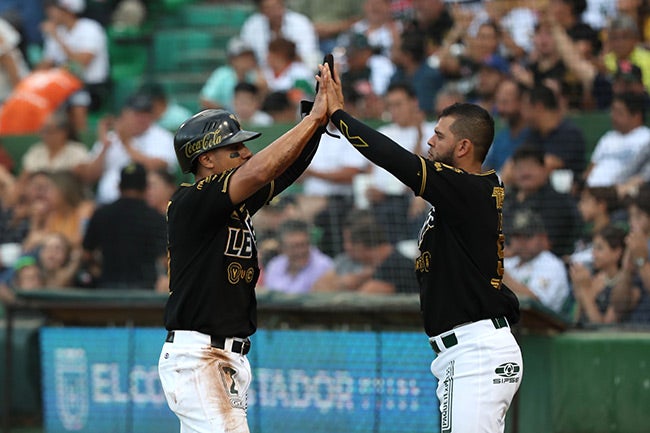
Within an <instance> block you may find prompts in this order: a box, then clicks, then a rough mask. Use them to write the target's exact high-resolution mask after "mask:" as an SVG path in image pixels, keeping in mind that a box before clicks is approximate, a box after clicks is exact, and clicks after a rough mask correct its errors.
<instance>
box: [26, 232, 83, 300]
mask: <svg viewBox="0 0 650 433" xmlns="http://www.w3.org/2000/svg"><path fill="white" fill-rule="evenodd" d="M36 257H37V261H38V264H39V266H40V268H41V270H42V272H43V277H44V283H45V284H44V287H48V288H66V287H73V286H74V285H75V277H76V275H77V271H78V270H79V265H80V264H81V246H80V245H78V246H77V247H76V248H75V247H73V245H72V244H70V242H69V241H68V238H67V237H66V236H65V235H63V234H62V233H58V232H52V233H50V234H48V235H47V236H45V237H44V238H43V240H42V241H41V243H40V245H39V246H38V248H37V252H36Z"/></svg>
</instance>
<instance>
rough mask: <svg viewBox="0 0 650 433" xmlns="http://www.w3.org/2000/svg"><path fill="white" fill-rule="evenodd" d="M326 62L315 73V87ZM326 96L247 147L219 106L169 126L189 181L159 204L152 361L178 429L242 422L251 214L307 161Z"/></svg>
mask: <svg viewBox="0 0 650 433" xmlns="http://www.w3.org/2000/svg"><path fill="white" fill-rule="evenodd" d="M319 68H321V70H322V66H319ZM328 71H329V69H327V70H325V71H324V72H323V71H321V72H322V78H320V77H319V78H317V79H318V80H319V83H320V84H321V86H322V85H324V84H326V83H327V81H329V79H330V75H329V72H328ZM325 95H326V93H325V92H324V91H321V92H318V93H317V95H316V99H315V101H314V103H313V107H312V108H311V112H310V113H309V114H307V115H306V116H305V117H304V118H303V119H302V120H301V121H300V123H299V124H298V125H296V126H295V127H294V128H292V129H291V130H290V131H288V132H287V133H285V134H284V135H283V136H281V137H280V138H278V139H277V140H276V141H274V142H273V143H271V144H270V145H269V146H267V147H266V148H265V149H263V150H262V151H260V152H259V153H257V154H256V155H252V153H251V152H250V150H248V148H247V147H246V145H245V144H244V142H245V141H247V140H251V139H254V138H257V137H258V136H259V135H260V134H259V133H256V132H249V131H244V130H242V129H241V128H240V124H239V122H238V120H237V118H236V117H235V116H234V115H233V114H231V113H229V112H227V111H224V110H204V111H202V112H200V113H198V114H196V115H194V116H193V117H191V118H190V119H189V120H187V121H186V122H185V123H183V124H182V125H181V126H180V128H179V129H178V131H177V132H176V135H175V138H174V147H175V149H176V155H177V157H178V161H179V163H180V166H181V168H182V169H183V171H184V172H185V173H188V172H192V173H193V174H194V177H195V180H196V181H195V183H193V184H191V185H189V184H183V185H181V186H180V188H179V189H178V190H177V191H176V192H175V193H174V195H173V196H172V198H171V200H170V202H169V205H168V207H167V221H168V230H167V235H168V253H169V279H170V280H169V286H170V293H169V299H168V301H167V305H166V308H165V317H164V320H165V327H166V328H167V331H168V334H167V339H166V341H165V343H164V344H163V348H162V352H161V354H160V359H159V363H158V370H159V374H160V379H161V382H162V386H163V390H164V392H165V396H166V398H167V402H168V404H169V407H170V408H171V409H172V411H174V412H175V413H176V415H177V416H178V418H179V420H180V424H181V426H180V431H181V432H182V433H189V432H195V433H219V432H230V433H245V432H248V431H249V429H248V423H247V419H246V397H247V391H248V387H249V385H250V382H251V369H250V365H249V363H248V359H247V358H246V354H247V353H248V351H249V349H250V340H249V338H248V337H249V336H250V335H252V334H253V333H254V332H255V330H256V325H257V323H256V322H257V317H256V297H255V284H256V282H257V279H258V276H259V267H258V261H257V249H256V246H255V232H254V231H253V227H252V225H251V216H252V215H253V214H254V213H255V212H256V211H257V210H259V209H260V208H261V207H262V206H263V205H265V204H267V203H268V202H269V201H270V200H271V198H273V197H274V196H275V195H277V194H278V193H279V192H281V191H282V190H284V189H285V188H287V187H288V186H289V185H290V184H291V183H293V182H294V181H295V180H296V179H297V178H298V177H299V176H300V175H301V174H302V173H303V171H304V170H305V169H306V168H307V166H308V164H309V162H310V161H311V159H312V156H313V155H314V153H315V152H316V148H317V146H318V143H319V141H320V137H321V135H322V132H323V131H324V126H325V125H326V124H327V120H328V117H327V99H326V96H325Z"/></svg>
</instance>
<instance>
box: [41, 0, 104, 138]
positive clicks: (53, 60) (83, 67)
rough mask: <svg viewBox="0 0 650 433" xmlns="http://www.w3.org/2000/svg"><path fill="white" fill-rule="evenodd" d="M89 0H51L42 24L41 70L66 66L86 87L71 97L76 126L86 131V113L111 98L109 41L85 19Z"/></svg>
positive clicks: (102, 29)
mask: <svg viewBox="0 0 650 433" xmlns="http://www.w3.org/2000/svg"><path fill="white" fill-rule="evenodd" d="M85 8H86V2H85V0H49V1H48V3H47V8H46V13H47V20H46V21H45V22H43V23H42V24H41V30H42V32H43V36H44V44H43V59H42V60H41V62H40V63H39V64H38V65H37V66H36V68H37V69H47V68H52V67H60V66H64V67H66V68H68V69H70V70H71V71H73V73H75V74H76V75H77V76H78V77H79V78H80V79H81V80H82V81H83V82H84V85H85V88H84V89H83V90H81V91H79V92H77V93H75V94H73V95H72V96H71V97H70V100H69V102H70V105H71V106H72V107H73V110H72V116H73V123H74V124H75V127H76V129H77V130H78V131H82V130H84V129H85V126H86V125H85V122H86V113H87V112H88V111H91V112H92V111H97V110H99V109H100V108H102V106H103V105H104V104H105V102H106V100H107V98H108V97H109V67H110V66H109V57H108V42H107V37H106V32H105V31H104V28H103V27H102V26H101V25H100V24H99V23H98V22H97V21H94V20H91V19H89V18H82V17H81V16H80V14H81V13H82V12H83V11H84V9H85Z"/></svg>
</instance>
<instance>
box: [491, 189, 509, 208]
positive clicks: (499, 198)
mask: <svg viewBox="0 0 650 433" xmlns="http://www.w3.org/2000/svg"><path fill="white" fill-rule="evenodd" d="M492 197H494V199H495V200H496V202H497V203H496V205H497V209H502V208H503V200H504V199H505V198H506V190H505V189H503V187H502V186H495V187H494V188H492Z"/></svg>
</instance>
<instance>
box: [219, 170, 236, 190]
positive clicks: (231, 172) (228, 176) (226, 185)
mask: <svg viewBox="0 0 650 433" xmlns="http://www.w3.org/2000/svg"><path fill="white" fill-rule="evenodd" d="M234 172H235V170H230V171H229V172H228V174H227V175H226V178H225V179H224V181H223V188H221V192H226V191H227V190H228V182H230V176H232V174H233V173H234Z"/></svg>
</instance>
